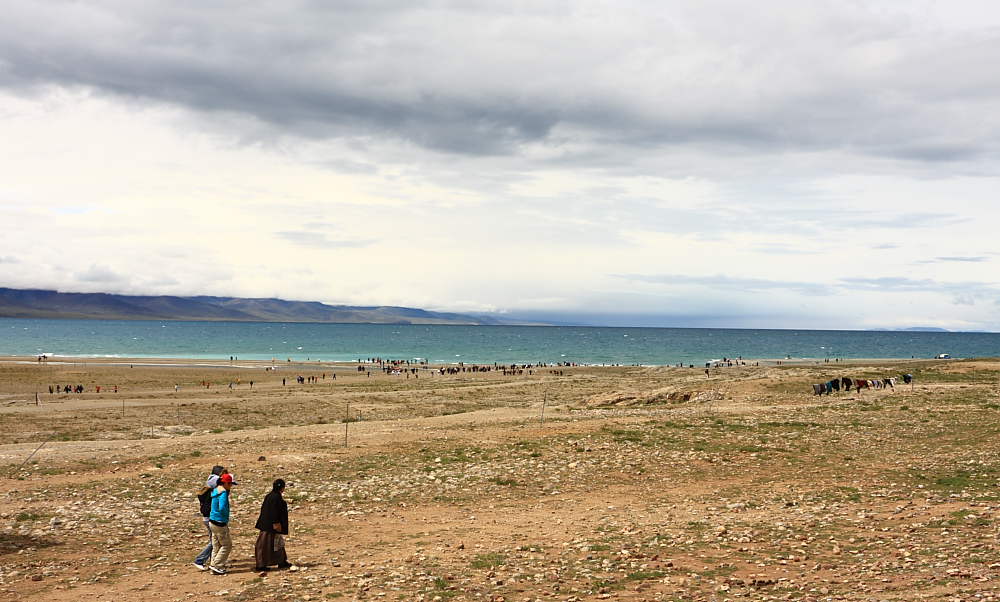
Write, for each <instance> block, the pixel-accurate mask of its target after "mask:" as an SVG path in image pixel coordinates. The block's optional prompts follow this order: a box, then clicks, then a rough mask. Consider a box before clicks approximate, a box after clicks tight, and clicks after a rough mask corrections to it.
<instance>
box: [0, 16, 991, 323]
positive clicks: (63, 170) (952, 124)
mask: <svg viewBox="0 0 1000 602" xmlns="http://www.w3.org/2000/svg"><path fill="white" fill-rule="evenodd" d="M0 8H2V14H3V15H4V18H3V19H0V223H2V225H3V236H0V286H8V287H18V288H26V287H39V288H55V289H59V290H63V291H72V292H89V291H104V292H116V293H127V294H177V295H191V294H217V295H234V296H277V297H282V298H286V299H300V300H319V301H325V302H328V303H347V304H379V305H381V304H391V305H407V306H415V307H424V308H428V309H440V310H452V311H466V312H503V313H504V314H506V315H514V316H532V317H543V318H547V319H564V320H567V321H584V322H588V323H604V324H629V325H639V324H645V325H671V326H742V327H778V328H782V327H786V328H810V327H812V328H876V327H908V326H938V327H944V328H949V329H985V330H1000V243H998V234H997V232H996V230H997V229H998V228H1000V204H998V191H1000V70H998V69H997V65H998V64H1000V7H998V5H997V4H996V3H995V2H990V1H982V2H964V1H955V0H951V1H948V2H933V1H927V0H914V1H910V2H879V1H864V2H862V1H857V2H855V1H850V0H846V1H845V0H838V1H809V0H794V1H787V2H782V1H772V2H767V3H764V4H760V3H749V2H745V1H732V2H729V1H716V0H703V1H699V2H686V3H663V2H631V1H623V0H615V1H613V2H592V1H584V0H573V1H568V0H567V1H545V0H533V1H532V2H524V3H521V2H513V3H499V2H476V1H466V2H415V1H413V0H407V1H405V2H404V1H400V0H350V1H343V2H309V1H301V2H261V3H256V4H255V3H252V2H225V1H219V2H200V1H198V2H195V1H174V2H166V3H155V4H154V3H144V2H134V1H131V0H127V1H126V0H121V1H111V0H90V1H89V2H85V3H84V2H69V1H55V2H49V1H35V2H18V1H15V0H0Z"/></svg>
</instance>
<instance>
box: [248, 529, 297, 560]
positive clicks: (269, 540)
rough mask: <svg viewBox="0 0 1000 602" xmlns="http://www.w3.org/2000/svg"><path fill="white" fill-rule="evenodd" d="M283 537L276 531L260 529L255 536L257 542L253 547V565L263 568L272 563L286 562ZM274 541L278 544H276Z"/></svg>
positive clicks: (286, 556)
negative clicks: (258, 533)
mask: <svg viewBox="0 0 1000 602" xmlns="http://www.w3.org/2000/svg"><path fill="white" fill-rule="evenodd" d="M284 539H285V538H284V537H282V536H280V535H279V534H277V533H272V532H270V531H261V532H260V535H258V536H257V543H256V544H254V547H253V557H254V566H255V567H257V568H265V567H268V566H271V565H273V564H279V565H281V564H288V555H287V554H285V542H284ZM276 540H277V541H276ZM275 543H277V544H278V545H277V546H276V545H275ZM275 548H278V549H275Z"/></svg>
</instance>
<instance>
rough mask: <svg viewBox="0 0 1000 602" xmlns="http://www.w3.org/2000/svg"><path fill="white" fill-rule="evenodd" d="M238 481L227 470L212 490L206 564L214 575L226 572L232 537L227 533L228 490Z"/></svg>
mask: <svg viewBox="0 0 1000 602" xmlns="http://www.w3.org/2000/svg"><path fill="white" fill-rule="evenodd" d="M237 484H238V483H237V482H236V481H235V480H234V479H233V475H231V474H229V473H228V472H227V473H225V474H223V475H221V476H219V484H218V486H217V487H216V488H215V491H213V492H212V511H211V512H210V513H209V515H208V528H209V529H211V530H212V548H213V549H212V561H211V563H210V564H209V565H208V568H209V570H211V571H212V572H213V573H215V574H216V575H225V574H226V565H227V564H229V552H230V551H232V548H233V538H232V537H231V536H230V534H229V492H230V491H231V490H232V488H233V485H237Z"/></svg>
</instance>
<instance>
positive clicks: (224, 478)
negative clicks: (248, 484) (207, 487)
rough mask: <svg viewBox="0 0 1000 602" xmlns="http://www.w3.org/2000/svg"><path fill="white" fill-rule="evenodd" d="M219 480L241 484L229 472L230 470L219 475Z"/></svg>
mask: <svg viewBox="0 0 1000 602" xmlns="http://www.w3.org/2000/svg"><path fill="white" fill-rule="evenodd" d="M219 482H220V483H229V484H230V485H239V483H237V482H236V479H234V478H233V475H231V474H229V473H228V472H227V473H226V474H224V475H222V476H221V477H219Z"/></svg>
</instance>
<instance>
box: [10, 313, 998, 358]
mask: <svg viewBox="0 0 1000 602" xmlns="http://www.w3.org/2000/svg"><path fill="white" fill-rule="evenodd" d="M41 353H51V354H54V355H56V356H68V357H74V356H75V357H174V358H190V359H228V358H229V356H234V355H235V356H238V357H239V358H240V359H247V360H249V359H258V360H270V359H272V358H274V359H277V360H280V361H284V360H286V359H288V358H291V359H292V360H293V361H303V360H307V359H308V360H323V361H352V360H356V359H358V358H368V357H382V358H390V359H411V360H412V359H417V358H419V359H427V360H429V361H431V362H432V363H457V362H466V363H493V362H500V363H505V364H509V363H536V362H546V363H556V362H577V363H584V364H646V365H667V364H676V363H686V364H699V363H703V362H706V361H709V360H713V359H720V358H722V357H738V356H742V357H743V358H747V359H749V358H783V357H786V356H791V357H793V358H820V359H821V358H843V359H850V358H909V357H917V358H929V357H933V356H935V355H937V354H939V353H949V354H951V355H952V356H953V357H987V356H991V357H996V356H1000V333H959V332H878V331H847V330H749V329H748V330H743V329H711V328H593V327H576V326H424V325H395V324H304V323H261V322H164V321H123V320H33V319H13V318H0V355H38V354H41Z"/></svg>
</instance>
